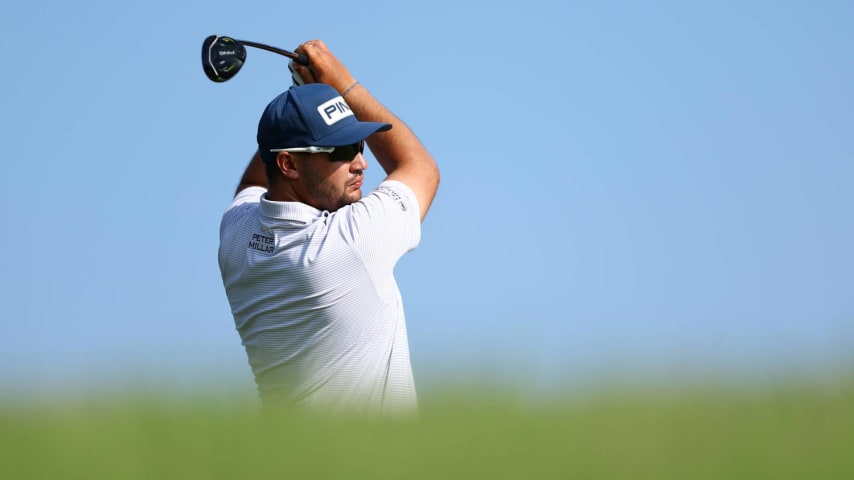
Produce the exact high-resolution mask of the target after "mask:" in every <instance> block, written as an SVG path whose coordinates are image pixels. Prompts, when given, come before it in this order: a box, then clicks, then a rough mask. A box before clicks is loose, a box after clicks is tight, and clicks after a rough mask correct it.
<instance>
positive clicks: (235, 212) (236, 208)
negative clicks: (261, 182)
mask: <svg viewBox="0 0 854 480" xmlns="http://www.w3.org/2000/svg"><path fill="white" fill-rule="evenodd" d="M266 192H267V189H266V188H264V187H248V188H244V189H243V190H241V191H240V192H238V193H237V195H235V196H234V200H232V201H231V205H229V206H228V208H227V209H226V210H225V213H223V215H222V222H221V223H220V235H222V233H223V231H224V229H225V228H226V227H228V226H229V225H231V224H233V223H234V222H236V221H237V220H238V219H239V218H240V217H241V216H242V215H241V212H246V211H248V210H247V209H246V208H245V207H246V206H248V205H250V204H252V203H260V202H261V195H263V194H264V193H266Z"/></svg>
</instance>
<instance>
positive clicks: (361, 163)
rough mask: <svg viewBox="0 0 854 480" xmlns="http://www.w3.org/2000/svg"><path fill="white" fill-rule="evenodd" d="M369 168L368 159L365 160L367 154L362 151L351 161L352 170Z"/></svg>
mask: <svg viewBox="0 0 854 480" xmlns="http://www.w3.org/2000/svg"><path fill="white" fill-rule="evenodd" d="M367 168H368V161H367V160H365V156H364V155H362V154H361V153H357V154H356V158H354V159H353V161H352V162H351V163H350V170H366V169H367Z"/></svg>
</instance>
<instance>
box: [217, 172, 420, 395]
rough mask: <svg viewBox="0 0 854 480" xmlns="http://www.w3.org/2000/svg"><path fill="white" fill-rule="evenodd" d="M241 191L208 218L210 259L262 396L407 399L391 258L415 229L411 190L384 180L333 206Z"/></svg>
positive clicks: (405, 354) (414, 241)
mask: <svg viewBox="0 0 854 480" xmlns="http://www.w3.org/2000/svg"><path fill="white" fill-rule="evenodd" d="M265 192H266V189H264V188H261V187H251V188H247V189H244V190H243V191H241V192H240V193H239V194H238V195H237V196H236V197H235V198H234V201H233V203H232V204H231V206H230V207H229V208H228V210H226V212H225V214H224V215H223V217H222V223H221V225H220V247H219V266H220V272H221V273H222V281H223V284H224V286H225V291H226V295H227V296H228V301H229V303H230V304H231V312H232V314H233V315H234V322H235V325H236V327H237V331H238V332H239V333H240V337H241V339H242V341H243V345H244V347H245V348H246V353H247V355H248V357H249V364H250V365H251V367H252V371H253V373H254V374H255V382H256V384H257V385H258V391H259V392H260V395H261V398H262V399H263V401H264V404H265V405H270V404H285V405H302V406H321V407H323V408H332V409H334V410H346V411H374V412H376V411H379V412H399V411H403V412H406V411H412V410H414V409H415V408H416V407H417V402H416V395H415V383H414V381H413V378H412V368H411V366H410V361H409V342H408V340H407V336H406V321H405V319H404V313H403V302H402V299H401V296H400V291H399V290H398V287H397V282H396V281H395V279H394V275H393V269H394V266H395V264H396V263H397V261H398V259H400V257H402V256H403V254H405V253H406V252H408V251H410V250H412V249H414V248H415V247H416V246H417V245H418V242H419V240H420V237H421V222H420V215H419V207H418V203H417V200H416V198H415V195H414V193H413V192H412V190H411V189H410V188H409V187H407V186H406V185H405V184H403V183H400V182H397V181H385V182H383V183H381V184H380V185H379V186H378V187H377V189H376V190H374V191H372V192H371V193H369V194H368V195H366V196H364V197H363V198H362V199H361V200H359V201H358V202H356V203H353V204H351V205H348V206H345V207H342V208H340V209H339V210H337V211H335V212H327V211H321V210H317V209H316V208H314V207H311V206H309V205H306V204H303V203H299V202H273V201H269V200H267V199H266V198H265V195H264V193H265Z"/></svg>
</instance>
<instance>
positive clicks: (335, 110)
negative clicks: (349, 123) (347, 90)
mask: <svg viewBox="0 0 854 480" xmlns="http://www.w3.org/2000/svg"><path fill="white" fill-rule="evenodd" d="M317 113H319V114H320V116H321V117H323V121H324V122H326V124H327V125H334V124H335V123H337V122H338V121H339V120H341V119H344V118H347V117H350V116H352V115H353V111H352V110H350V105H347V102H345V101H344V98H343V97H341V96H340V95H339V96H337V97H335V98H333V99H331V100H327V101H326V102H324V103H321V104H320V106H319V107H317Z"/></svg>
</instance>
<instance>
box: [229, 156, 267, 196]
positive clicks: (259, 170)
mask: <svg viewBox="0 0 854 480" xmlns="http://www.w3.org/2000/svg"><path fill="white" fill-rule="evenodd" d="M249 187H264V188H267V172H266V170H265V169H264V162H263V161H262V160H261V155H260V154H259V153H258V152H257V151H256V152H255V155H253V156H252V160H249V165H247V166H246V170H245V171H244V172H243V177H241V178H240V184H238V185H237V191H236V192H234V194H235V195H237V194H238V193H240V191H241V190H243V189H244V188H249Z"/></svg>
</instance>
